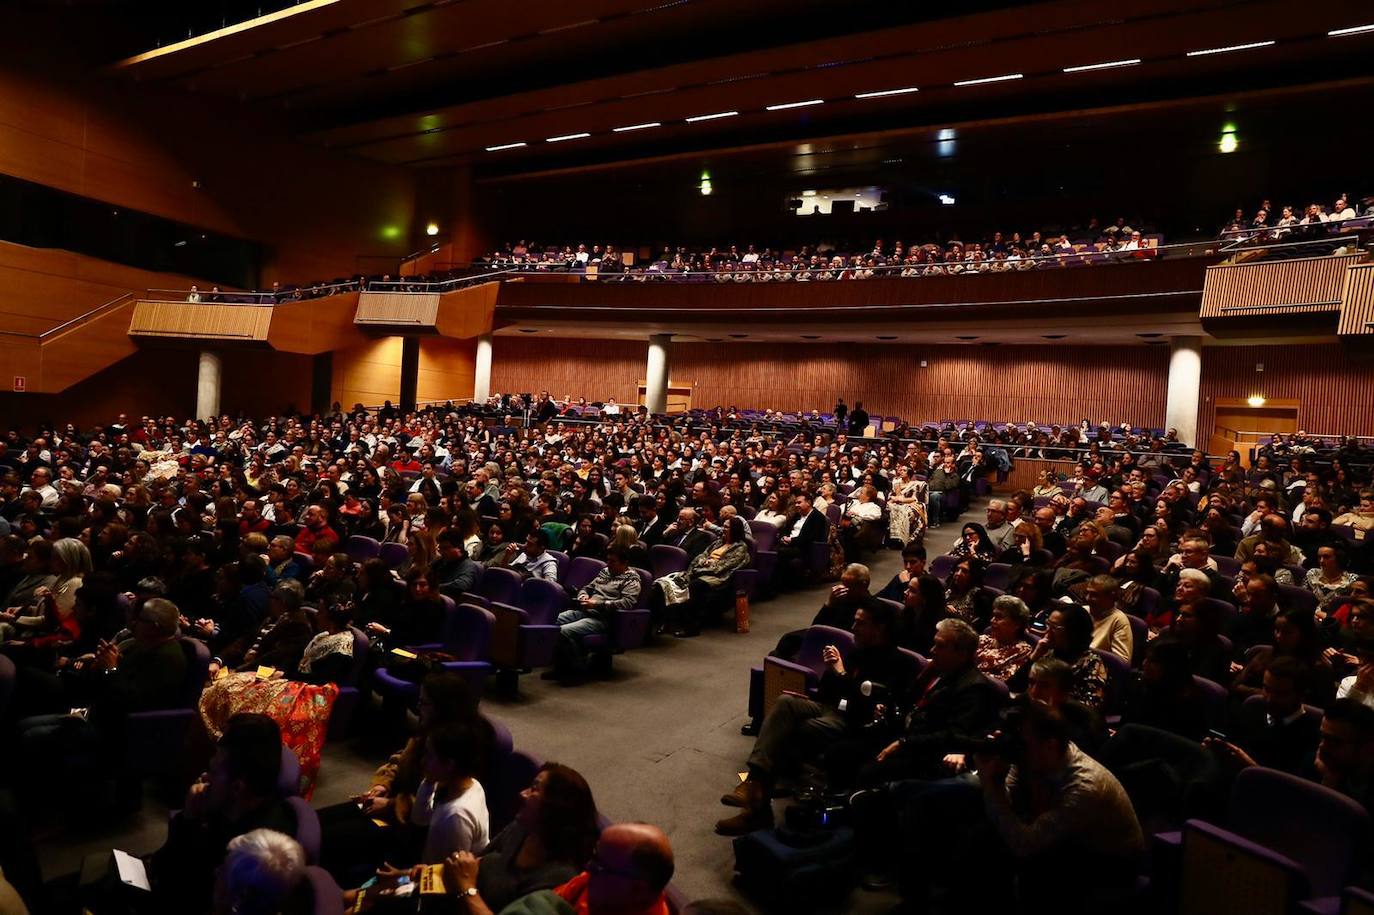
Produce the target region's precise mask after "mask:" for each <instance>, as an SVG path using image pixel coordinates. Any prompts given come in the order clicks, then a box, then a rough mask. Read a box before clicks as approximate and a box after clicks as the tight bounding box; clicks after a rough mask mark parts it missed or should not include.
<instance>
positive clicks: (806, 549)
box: [773, 493, 830, 589]
mask: <svg viewBox="0 0 1374 915" xmlns="http://www.w3.org/2000/svg"><path fill="white" fill-rule="evenodd" d="M793 503H794V504H795V505H796V509H797V513H796V514H795V515H793V516H792V518H791V519H790V521H789V523H788V524H786V525H784V526H783V530H785V531H786V533H784V534H783V535H782V536H781V537H779V538H778V544H777V546H778V562H777V565H776V566H775V567H774V572H773V586H774V588H778V589H781V588H782V586H783V585H784V584H786V583H787V582H788V581H789V580H791V578H792V577H793V575H795V574H796V570H795V569H794V568H793V566H794V565H795V564H797V563H798V562H800V564H801V566H802V567H803V568H805V566H806V557H807V555H808V554H809V553H810V552H811V545H812V544H813V543H824V542H825V538H826V534H827V533H828V532H829V530H830V522H829V521H827V520H826V518H825V515H824V514H822V513H821V512H819V511H817V510H816V507H815V504H814V503H813V502H812V501H811V496H809V495H807V494H805V493H800V494H798V495H797V497H796V498H795V499H794V500H793Z"/></svg>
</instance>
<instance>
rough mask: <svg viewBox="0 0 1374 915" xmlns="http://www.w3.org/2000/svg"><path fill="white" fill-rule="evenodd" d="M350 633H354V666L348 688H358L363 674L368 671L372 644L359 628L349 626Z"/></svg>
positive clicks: (349, 677) (351, 668)
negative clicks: (369, 650)
mask: <svg viewBox="0 0 1374 915" xmlns="http://www.w3.org/2000/svg"><path fill="white" fill-rule="evenodd" d="M348 631H349V632H351V633H353V666H352V667H350V668H349V671H348V683H347V685H348V686H357V685H358V684H359V683H361V682H362V681H363V674H364V673H365V672H366V671H367V659H368V649H369V648H371V646H372V642H371V640H369V639H368V637H367V633H366V632H363V631H362V630H361V629H359V628H358V627H357V626H349V627H348Z"/></svg>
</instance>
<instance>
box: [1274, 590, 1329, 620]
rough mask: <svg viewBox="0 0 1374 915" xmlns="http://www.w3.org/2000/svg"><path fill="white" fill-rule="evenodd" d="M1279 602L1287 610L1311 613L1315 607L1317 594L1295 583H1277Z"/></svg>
mask: <svg viewBox="0 0 1374 915" xmlns="http://www.w3.org/2000/svg"><path fill="white" fill-rule="evenodd" d="M1279 603H1280V604H1282V605H1283V606H1284V607H1286V608H1287V609H1289V610H1303V611H1306V612H1307V613H1312V612H1314V611H1315V610H1316V609H1317V605H1318V603H1320V602H1319V601H1318V600H1317V595H1315V594H1313V593H1312V592H1311V591H1309V590H1307V589H1306V588H1302V587H1299V586H1297V585H1279Z"/></svg>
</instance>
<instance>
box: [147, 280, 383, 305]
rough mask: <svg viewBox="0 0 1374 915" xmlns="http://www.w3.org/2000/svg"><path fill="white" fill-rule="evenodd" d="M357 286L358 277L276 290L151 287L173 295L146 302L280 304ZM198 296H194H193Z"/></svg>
mask: <svg viewBox="0 0 1374 915" xmlns="http://www.w3.org/2000/svg"><path fill="white" fill-rule="evenodd" d="M357 288H358V282H357V281H356V280H348V281H345V282H342V283H326V284H323V285H310V286H298V287H295V288H293V289H283V290H280V291H277V292H270V291H269V292H236V291H229V292H226V291H224V290H223V289H221V290H220V291H219V292H206V291H205V290H202V289H197V290H195V291H192V290H190V289H149V290H147V291H148V292H149V293H150V294H152V293H166V294H169V295H170V296H171V298H161V299H156V298H148V299H145V300H146V301H157V302H177V303H180V304H182V305H280V304H285V303H287V302H299V301H304V300H306V299H322V298H326V297H327V296H331V295H337V294H339V293H341V292H352V291H354V290H356V289H357ZM193 295H194V296H197V297H198V298H196V299H192V298H191V296H193Z"/></svg>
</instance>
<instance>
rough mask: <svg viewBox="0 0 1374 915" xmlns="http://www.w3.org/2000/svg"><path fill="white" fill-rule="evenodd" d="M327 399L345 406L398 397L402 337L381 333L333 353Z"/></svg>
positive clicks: (367, 403)
mask: <svg viewBox="0 0 1374 915" xmlns="http://www.w3.org/2000/svg"><path fill="white" fill-rule="evenodd" d="M333 363H334V365H333V378H332V380H331V383H330V393H329V399H330V400H336V401H338V402H339V403H340V404H342V405H343V406H344V408H345V409H347V408H349V407H351V406H353V405H354V404H355V403H361V404H366V405H368V406H375V405H377V404H380V403H382V401H385V400H390V401H391V402H392V403H393V404H394V403H398V402H399V401H400V399H401V338H400V337H381V338H378V339H376V340H369V341H368V342H366V343H362V344H359V345H358V346H351V347H349V348H348V349H341V350H338V351H337V352H335V353H334V359H333Z"/></svg>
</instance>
